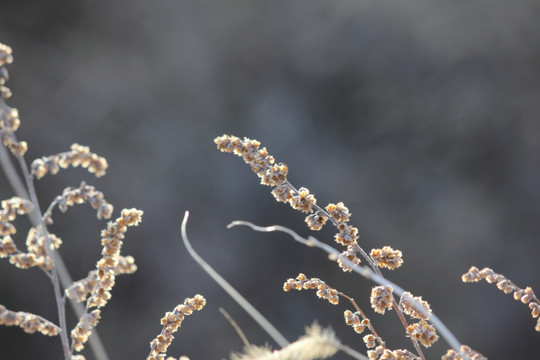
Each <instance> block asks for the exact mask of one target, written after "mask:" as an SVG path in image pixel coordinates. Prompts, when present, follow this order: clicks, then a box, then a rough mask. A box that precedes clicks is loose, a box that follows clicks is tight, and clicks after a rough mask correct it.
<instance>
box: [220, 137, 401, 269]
mask: <svg viewBox="0 0 540 360" xmlns="http://www.w3.org/2000/svg"><path fill="white" fill-rule="evenodd" d="M214 142H215V143H216V144H217V148H218V149H219V150H221V151H223V152H232V153H234V154H236V155H238V156H241V157H242V158H243V159H244V161H245V162H246V163H248V164H249V165H251V169H252V170H253V171H254V172H255V173H256V174H257V175H258V176H259V178H261V183H262V184H264V185H268V186H274V189H273V190H272V195H274V197H275V198H276V200H277V201H280V202H285V203H289V204H290V205H291V206H292V207H293V208H294V209H296V210H299V211H302V212H304V213H309V215H308V216H307V217H306V219H305V222H306V223H307V225H308V226H309V228H310V229H312V230H316V231H317V230H320V229H322V227H323V226H324V224H325V223H326V222H327V221H328V220H330V221H331V222H332V223H333V224H334V225H335V226H336V228H337V229H338V233H337V234H336V235H335V240H336V242H337V243H339V244H341V245H343V246H345V247H346V248H347V249H346V250H345V251H343V252H342V253H341V255H340V256H339V257H338V259H337V262H338V264H339V266H340V267H341V268H342V269H343V271H351V270H352V268H351V267H350V266H349V265H348V264H346V262H345V259H347V260H348V261H350V262H351V263H352V264H354V265H355V266H356V265H358V264H359V263H360V258H359V257H358V254H359V253H362V252H363V251H361V249H360V247H359V246H358V244H357V242H356V241H357V239H358V229H357V228H356V227H354V226H351V225H348V224H346V223H347V222H348V221H349V218H350V216H351V214H350V212H349V209H348V208H347V207H346V206H345V205H344V204H343V202H338V203H337V204H333V203H331V204H328V205H327V206H326V208H325V209H323V208H321V207H319V206H318V205H317V200H316V199H315V197H314V196H313V195H312V194H310V193H309V190H308V189H307V188H304V187H301V188H300V189H298V190H297V189H296V188H295V187H294V186H292V185H291V184H290V183H289V182H288V180H287V174H288V167H287V165H285V164H283V163H278V164H276V163H275V159H274V157H273V156H271V155H269V154H268V151H267V150H266V148H264V147H263V148H261V143H260V142H259V141H257V140H251V139H248V138H244V139H240V138H238V137H236V136H232V135H223V136H219V137H217V138H215V139H214ZM373 251H374V252H375V253H374V254H375V256H376V257H377V259H374V258H373V259H372V258H369V261H370V262H371V263H373V264H378V266H380V267H386V268H388V269H396V268H398V267H399V266H401V264H402V263H403V259H402V258H401V256H402V254H401V251H399V250H393V249H392V248H390V247H384V248H383V249H374V250H373ZM373 251H372V253H373ZM366 256H367V255H366Z"/></svg>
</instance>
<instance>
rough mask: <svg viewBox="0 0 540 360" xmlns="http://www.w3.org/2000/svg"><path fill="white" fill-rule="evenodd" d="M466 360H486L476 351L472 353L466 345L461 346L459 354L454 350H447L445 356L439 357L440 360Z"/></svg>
mask: <svg viewBox="0 0 540 360" xmlns="http://www.w3.org/2000/svg"><path fill="white" fill-rule="evenodd" d="M466 358H468V359H469V360H487V357H485V356H483V355H482V354H480V353H479V352H477V351H474V350H473V349H471V348H470V347H468V346H467V345H461V347H460V348H459V352H456V351H455V350H453V349H452V350H448V351H447V352H446V354H445V355H443V356H442V357H441V360H463V359H466Z"/></svg>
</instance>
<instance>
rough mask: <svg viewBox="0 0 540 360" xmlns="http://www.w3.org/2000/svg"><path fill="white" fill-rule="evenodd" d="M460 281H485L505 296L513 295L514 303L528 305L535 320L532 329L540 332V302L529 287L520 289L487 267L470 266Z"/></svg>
mask: <svg viewBox="0 0 540 360" xmlns="http://www.w3.org/2000/svg"><path fill="white" fill-rule="evenodd" d="M461 280H462V281H463V282H478V281H480V280H485V281H487V282H488V283H489V284H496V285H497V288H498V289H499V290H501V291H502V292H504V293H505V294H509V293H513V295H514V299H515V300H516V301H521V302H522V303H523V304H528V306H529V309H530V310H531V316H532V317H533V319H537V321H536V326H535V328H534V329H535V330H536V331H538V332H540V300H538V298H537V297H536V295H535V294H534V292H533V289H532V288H531V287H530V286H527V287H526V288H525V289H522V288H520V287H519V286H517V285H516V284H514V283H513V282H512V281H510V280H509V279H507V278H506V277H505V276H504V275H501V274H497V273H496V272H494V271H493V270H492V269H490V268H487V267H486V268H483V269H482V270H479V269H478V268H477V267H476V266H472V267H471V268H470V269H469V271H468V272H466V273H465V274H463V275H462V276H461Z"/></svg>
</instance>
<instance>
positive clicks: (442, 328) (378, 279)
mask: <svg viewBox="0 0 540 360" xmlns="http://www.w3.org/2000/svg"><path fill="white" fill-rule="evenodd" d="M234 226H247V227H250V228H251V229H253V230H255V231H260V232H272V231H281V232H284V233H286V234H289V235H290V236H292V238H293V239H294V240H295V241H297V242H299V243H301V244H303V245H306V246H310V247H312V246H315V247H318V248H320V249H322V250H324V251H325V252H327V253H328V254H329V258H330V259H334V260H335V259H337V258H338V257H339V255H340V252H339V251H338V250H336V249H334V248H333V247H331V246H330V245H328V244H325V243H323V242H321V241H319V240H317V239H315V238H314V237H313V236H310V237H308V238H307V239H304V238H303V237H301V236H300V235H298V234H297V233H295V232H294V231H292V230H291V229H289V228H286V227H284V226H280V225H273V226H267V227H262V226H257V225H254V224H252V223H250V222H248V221H233V222H232V223H230V224H229V225H227V228H232V227H234ZM343 262H344V263H345V264H346V265H348V266H350V267H351V268H352V271H354V272H356V273H358V274H360V275H362V276H363V277H365V278H366V279H368V280H371V281H373V282H375V283H377V284H379V285H383V286H385V285H389V286H391V287H392V288H393V290H394V291H393V292H394V293H395V294H397V295H399V296H401V295H402V294H403V293H405V290H404V289H403V288H401V287H400V286H398V285H397V284H395V283H393V282H391V281H390V280H387V279H386V278H384V277H383V276H381V275H379V274H376V273H375V272H374V271H373V270H372V269H370V268H369V267H367V266H355V264H353V263H352V262H351V261H349V260H348V259H343ZM408 300H409V302H410V303H411V304H412V306H413V307H414V308H415V309H416V310H418V311H419V312H424V307H423V306H422V304H420V303H418V302H417V301H416V300H415V299H412V298H411V299H408ZM429 322H430V323H431V324H432V325H433V326H434V327H435V328H436V329H437V330H438V331H439V333H440V334H441V336H442V337H443V338H444V339H445V340H446V342H447V343H448V345H450V347H451V348H452V349H454V350H455V351H456V352H458V353H459V352H460V346H461V343H460V342H459V341H458V339H457V338H456V337H455V336H454V334H452V332H451V331H450V330H449V329H448V328H447V327H446V325H444V323H443V322H442V321H441V320H440V319H439V318H438V317H437V316H435V314H431V317H430V318H429Z"/></svg>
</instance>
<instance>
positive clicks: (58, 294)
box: [17, 155, 71, 360]
mask: <svg viewBox="0 0 540 360" xmlns="http://www.w3.org/2000/svg"><path fill="white" fill-rule="evenodd" d="M17 160H18V161H19V166H20V167H21V170H22V172H23V177H24V180H25V181H26V188H27V189H28V194H29V195H30V201H32V203H33V204H34V214H35V216H36V217H37V218H38V221H39V225H41V226H40V228H41V231H42V232H43V234H42V235H43V237H44V238H45V250H46V251H47V256H49V258H51V259H52V261H53V263H54V264H56V257H55V251H54V250H52V249H51V240H50V238H49V234H48V232H47V227H46V225H45V223H44V221H43V219H42V217H41V209H40V206H39V201H38V198H37V194H36V189H35V187H34V182H33V181H32V176H31V175H30V172H29V171H28V166H27V165H26V162H25V161H24V158H23V157H22V155H18V156H17ZM51 282H52V284H53V289H54V297H55V299H56V307H57V309H58V322H59V326H60V328H61V329H62V332H61V333H60V339H61V341H62V348H63V350H64V357H65V359H66V360H69V359H71V353H70V351H69V340H68V336H67V334H68V331H67V324H66V308H65V301H64V298H63V296H62V289H61V288H60V280H59V278H58V271H57V269H56V266H53V267H52V269H51Z"/></svg>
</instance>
